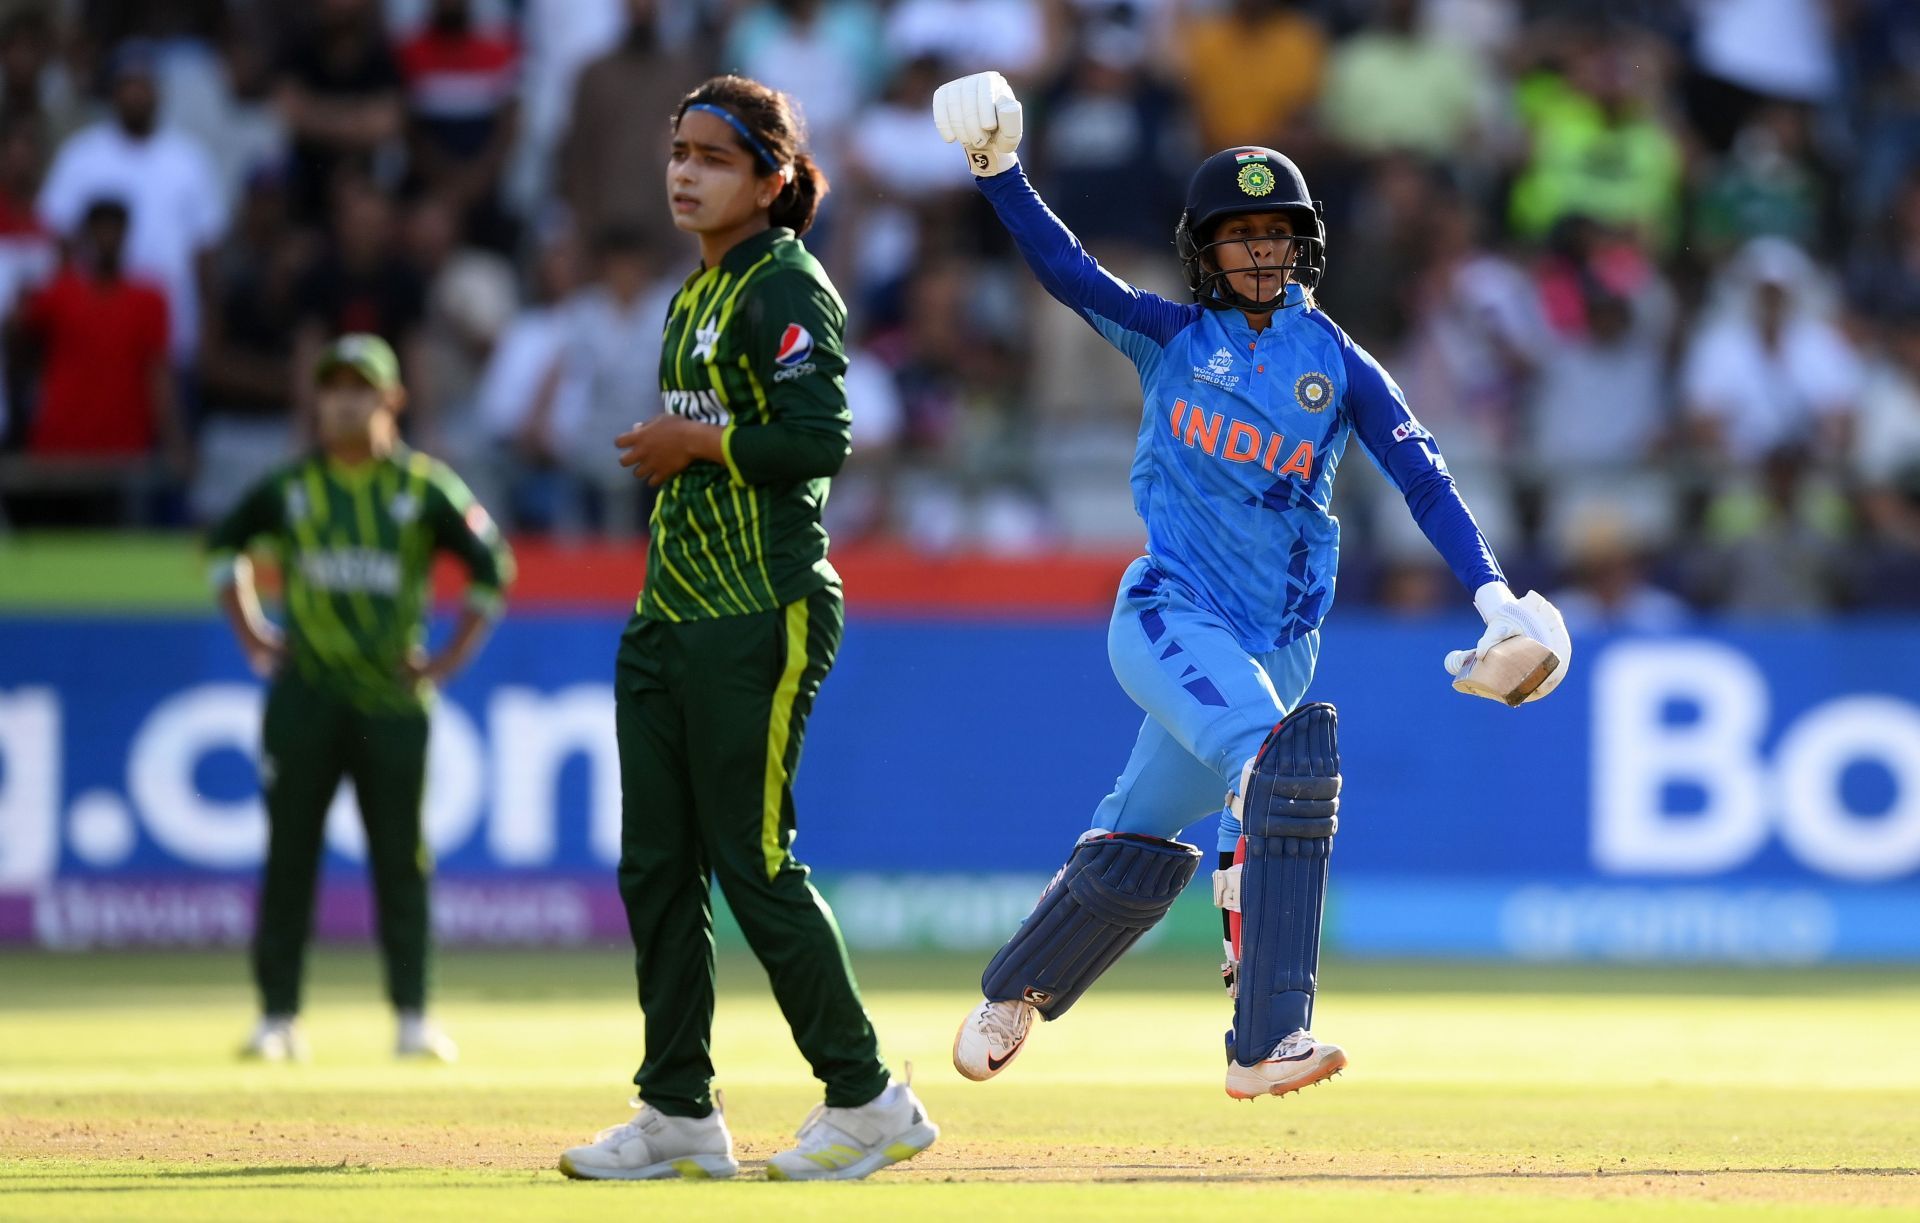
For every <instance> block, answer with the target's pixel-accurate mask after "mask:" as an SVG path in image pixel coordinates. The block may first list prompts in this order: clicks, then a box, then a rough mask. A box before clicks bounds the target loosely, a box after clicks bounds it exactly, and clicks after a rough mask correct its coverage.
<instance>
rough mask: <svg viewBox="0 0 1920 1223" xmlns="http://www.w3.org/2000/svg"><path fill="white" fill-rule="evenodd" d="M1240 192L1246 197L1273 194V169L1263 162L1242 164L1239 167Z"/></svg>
mask: <svg viewBox="0 0 1920 1223" xmlns="http://www.w3.org/2000/svg"><path fill="white" fill-rule="evenodd" d="M1239 182H1240V190H1242V191H1244V192H1245V193H1246V194H1248V195H1253V196H1260V195H1271V194H1273V186H1274V178H1273V169H1272V167H1270V166H1268V165H1267V163H1266V162H1264V161H1249V162H1244V163H1242V165H1241V166H1240V178H1239Z"/></svg>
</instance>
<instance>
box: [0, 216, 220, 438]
mask: <svg viewBox="0 0 1920 1223" xmlns="http://www.w3.org/2000/svg"><path fill="white" fill-rule="evenodd" d="M127 228H128V216H127V206H126V205H125V204H123V203H121V202H120V201H118V200H96V201H94V202H93V203H92V204H90V205H88V207H87V210H86V213H85V215H84V218H83V219H82V221H81V224H80V229H79V232H78V233H77V234H76V235H75V239H74V243H73V250H72V255H71V258H70V259H69V261H68V263H67V265H66V266H65V267H63V268H61V269H60V272H59V273H58V274H57V275H56V276H55V277H54V278H53V281H52V282H51V283H50V284H48V285H47V286H46V288H44V289H42V290H40V291H39V292H38V293H36V294H35V295H34V296H32V297H31V298H29V299H28V301H27V303H26V305H25V307H24V308H23V309H22V310H21V312H20V315H19V318H18V320H17V323H16V326H17V328H18V330H19V332H20V333H21V335H22V337H23V338H24V339H26V340H28V341H29V343H30V344H31V345H32V346H33V347H35V348H37V350H38V351H39V353H40V355H41V357H42V377H41V384H40V402H39V404H38V406H37V408H36V409H35V411H34V413H33V419H32V423H31V424H30V426H29V427H28V430H27V451H28V453H30V454H32V455H34V456H36V457H41V458H80V459H141V458H145V457H147V456H149V455H151V454H153V453H154V452H155V450H156V449H157V450H159V452H160V454H161V455H162V457H163V458H165V460H166V461H167V463H168V466H169V467H170V468H171V469H172V470H173V472H174V474H176V475H184V474H185V473H186V470H187V468H188V466H189V451H188V448H187V436H186V431H185V429H184V428H183V427H182V424H181V421H180V417H179V415H178V412H177V410H176V407H175V402H174V394H173V378H172V375H171V373H170V371H169V367H168V363H167V299H166V296H165V294H163V293H162V292H161V291H160V289H159V288H158V287H156V286H154V285H151V284H147V283H145V282H143V281H138V280H129V279H127V278H126V276H125V274H124V272H123V270H122V255H123V252H124V250H125V247H126V241H127Z"/></svg>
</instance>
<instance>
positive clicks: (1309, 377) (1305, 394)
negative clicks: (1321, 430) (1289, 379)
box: [1293, 372, 1333, 412]
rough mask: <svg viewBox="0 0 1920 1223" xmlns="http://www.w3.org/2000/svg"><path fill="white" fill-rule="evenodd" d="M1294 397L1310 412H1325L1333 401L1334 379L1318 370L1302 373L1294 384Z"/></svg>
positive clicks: (1296, 401)
mask: <svg viewBox="0 0 1920 1223" xmlns="http://www.w3.org/2000/svg"><path fill="white" fill-rule="evenodd" d="M1293 399H1294V402H1295V403H1297V404H1299V405H1300V406H1301V407H1303V408H1305V409H1306V410H1307V411H1309V412H1324V411H1326V410H1327V405H1328V404H1330V403H1332V402H1333V379H1331V378H1329V377H1327V376H1326V375H1325V374H1322V373H1318V372H1315V373H1311V374H1302V375H1300V379H1299V381H1297V382H1295V383H1294V384H1293Z"/></svg>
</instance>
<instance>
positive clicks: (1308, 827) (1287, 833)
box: [1246, 814, 1340, 837]
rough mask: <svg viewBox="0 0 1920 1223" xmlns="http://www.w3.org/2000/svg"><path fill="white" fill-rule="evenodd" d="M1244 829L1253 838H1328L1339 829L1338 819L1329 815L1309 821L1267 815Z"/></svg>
mask: <svg viewBox="0 0 1920 1223" xmlns="http://www.w3.org/2000/svg"><path fill="white" fill-rule="evenodd" d="M1256 825H1257V827H1256ZM1246 827H1247V835H1248V836H1253V837H1330V836H1332V835H1333V834H1334V831H1335V830H1336V829H1338V828H1339V827H1340V817H1339V816H1337V815H1331V814H1329V815H1324V816H1317V817H1314V818H1310V819H1309V818H1302V817H1300V816H1297V815H1272V814H1269V815H1266V816H1265V817H1264V818H1261V819H1258V820H1255V821H1254V822H1253V823H1250V824H1248V825H1247V826H1246Z"/></svg>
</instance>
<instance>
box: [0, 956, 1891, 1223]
mask: <svg viewBox="0 0 1920 1223" xmlns="http://www.w3.org/2000/svg"><path fill="white" fill-rule="evenodd" d="M860 966H861V968H862V971H863V977H864V979H865V983H866V992H867V997H868V1001H869V1003H870V1004H871V1006H872V1009H873V1012H874V1015H875V1017H876V1019H877V1021H878V1023H879V1026H880V1030H881V1033H882V1036H883V1039H884V1040H885V1042H886V1050H887V1053H888V1055H889V1057H890V1058H892V1059H894V1060H895V1061H896V1063H897V1061H898V1060H900V1059H912V1060H913V1061H914V1062H915V1063H916V1064H917V1067H918V1073H917V1077H916V1081H915V1086H916V1088H917V1089H918V1090H919V1091H920V1092H921V1094H922V1096H923V1097H924V1098H925V1100H926V1102H927V1104H928V1107H929V1109H930V1110H931V1111H932V1113H933V1115H934V1117H935V1119H936V1120H938V1121H939V1122H940V1123H941V1124H942V1125H943V1126H944V1127H945V1130H946V1133H945V1136H944V1137H943V1138H942V1140H941V1142H940V1144H939V1145H938V1146H936V1147H935V1148H934V1149H933V1150H932V1151H930V1152H928V1153H927V1154H926V1155H923V1156H921V1157H920V1158H919V1159H917V1160H914V1161H913V1162H911V1163H909V1164H906V1165H903V1166H901V1167H898V1168H894V1169H890V1170H888V1171H887V1172H883V1173H881V1174H880V1175H879V1176H877V1177H875V1178H874V1179H873V1180H871V1181H869V1182H866V1183H862V1184H849V1185H787V1184H771V1183H767V1182H764V1181H759V1180H756V1179H752V1178H753V1177H756V1176H757V1175H758V1172H759V1167H760V1161H762V1160H764V1159H765V1158H766V1156H767V1155H768V1154H769V1153H770V1152H772V1151H774V1150H776V1149H778V1148H779V1147H780V1146H781V1145H782V1144H783V1142H784V1140H785V1139H786V1137H787V1135H788V1134H789V1133H790V1132H791V1130H792V1129H793V1127H794V1126H795V1125H796V1124H798V1122H799V1121H800V1119H801V1118H802V1116H803V1115H804V1114H805V1112H806V1110H807V1109H808V1108H809V1107H810V1106H811V1105H812V1104H813V1103H814V1101H815V1099H816V1093H815V1089H814V1085H813V1084H812V1082H811V1080H810V1079H809V1078H808V1076H807V1072H806V1068H805V1066H804V1065H803V1064H802V1063H801V1062H800V1060H799V1059H798V1057H797V1056H796V1055H795V1054H794V1052H793V1050H792V1047H791V1045H790V1044H789V1042H788V1040H787V1036H786V1031H785V1028H784V1026H783V1024H782V1023H781V1021H780V1018H779V1015H778V1013H777V1011H776V1010H775V1009H774V1007H773V1004H772V1001H771V999H770V997H769V996H768V994H767V991H766V988H765V985H764V982H763V980H762V978H761V977H760V974H759V972H758V969H757V968H755V967H754V966H753V965H752V964H751V962H747V961H742V960H738V959H728V960H726V961H725V962H724V963H723V965H722V987H723V993H722V996H721V999H720V1018H719V1024H718V1030H717V1033H716V1048H715V1055H716V1060H717V1061H718V1063H719V1065H720V1067H721V1074H722V1078H721V1086H722V1088H723V1089H724V1090H725V1092H726V1095H727V1102H728V1105H729V1118H730V1120H731V1122H732V1125H733V1129H734V1133H735V1135H736V1137H737V1139H738V1140H739V1144H740V1147H741V1150H740V1155H741V1158H742V1160H743V1162H744V1163H745V1164H746V1169H745V1173H744V1175H743V1178H742V1179H741V1180H739V1181H735V1182H731V1183H705V1184H679V1183H675V1184H611V1185H600V1184H575V1183H570V1182H567V1181H565V1180H563V1179H562V1178H561V1177H560V1176H559V1175H558V1174H557V1173H555V1172H554V1171H552V1167H553V1161H554V1157H555V1156H556V1155H557V1154H558V1153H559V1151H560V1149H561V1148H562V1147H563V1146H566V1145H568V1144H570V1143H572V1142H576V1141H579V1140H581V1139H584V1138H585V1137H587V1136H588V1135H590V1134H591V1133H592V1131H594V1130H595V1129H597V1128H599V1127H600V1126H603V1125H607V1124H611V1123H613V1122H615V1121H619V1120H623V1119H624V1118H625V1117H626V1115H627V1114H626V1108H625V1101H626V1096H627V1092H628V1090H629V1089H628V1087H627V1080H628V1077H629V1075H630V1074H631V1072H632V1068H633V1064H634V1062H635V1060H636V1058H637V1056H638V1049H639V1020H638V1015H637V1013H636V1011H635V1009H634V1007H633V1004H632V987H631V983H630V978H629V975H628V974H629V963H628V957H627V956H626V955H624V954H622V953H621V952H620V951H618V950H616V949H608V950H606V951H604V952H592V953H553V954H524V953H516V954H484V955H483V954H476V953H468V954H464V955H458V956H449V957H448V958H447V959H446V960H445V962H444V964H443V966H442V972H441V982H442V985H441V992H440V997H441V1003H440V1007H439V1010H440V1012H441V1014H442V1015H443V1016H444V1018H445V1020H446V1021H447V1024H448V1026H449V1027H450V1028H451V1030H452V1031H453V1032H454V1034H455V1035H456V1036H457V1037H458V1038H459V1039H460V1040H461V1042H462V1044H463V1046H464V1048H465V1052H466V1057H465V1059H464V1060H463V1061H462V1062H461V1063H460V1064H459V1065H457V1066H451V1067H442V1066H413V1065H408V1066H401V1065H395V1064H393V1063H392V1062H391V1061H390V1060H389V1059H388V1058H387V1056H386V1042H387V1040H388V1038H389V1030H388V1019H387V1016H386V1014H385V1013H384V1010H383V1008H381V1007H380V1005H379V1004H378V1002H377V999H376V988H375V979H376V977H375V968H374V965H373V962H372V960H371V958H370V957H369V956H367V955H365V954H363V953H358V952H342V951H329V952H325V953H323V954H322V955H321V956H320V957H319V960H318V963H317V964H316V966H315V978H316V981H315V988H314V990H313V997H312V1000H311V1002H310V1005H309V1015H308V1025H309V1032H310V1035H311V1037H312V1039H313V1042H314V1045H315V1050H316V1054H315V1060H314V1061H313V1062H312V1063H311V1064H309V1065H306V1066H294V1067H275V1066H250V1065H241V1064H238V1063H236V1062H235V1060H234V1059H233V1056H232V1054H233V1049H234V1047H235V1045H236V1043H237V1042H238V1040H239V1038H240V1037H241V1035H242V1034H243V1032H244V1030H245V1028H246V1026H247V1024H248V1021H249V1019H250V1014H249V1006H250V1002H249V993H248V990H247V988H246V986H245V984H244V980H243V975H242V963H241V960H240V958H239V957H238V956H237V955H234V954H222V955H199V954H194V955H174V954H147V955H140V956H133V955H112V956H105V955H98V956H74V957H61V956H44V955H37V954H19V953H14V954H5V955H0V1219H6V1220H15V1219H56V1218H57V1219H62V1220H82V1219H116V1220H119V1219H127V1218H138V1219H143V1220H146V1219H194V1220H227V1219H248V1220H254V1219H325V1220H328V1221H329V1223H338V1221H339V1220H343V1219H350V1220H353V1221H354V1223H362V1221H366V1223H371V1221H373V1220H384V1219H399V1218H405V1219H409V1220H412V1219H458V1220H461V1221H462V1223H472V1221H473V1220H481V1219H493V1218H510V1219H530V1220H544V1219H555V1220H558V1219H568V1220H591V1219H621V1220H634V1219H674V1220H679V1219H688V1220H693V1219H749V1218H751V1219H755V1220H757V1221H758V1223H775V1221H776V1220H778V1221H784V1220H788V1219H833V1220H841V1221H858V1220H868V1219H872V1220H895V1219H899V1220H910V1221H911V1223H931V1221H934V1220H946V1219H965V1220H968V1221H969V1223H978V1221H979V1220H982V1219H991V1218H997V1217H1007V1216H1009V1215H1014V1214H1018V1215H1020V1216H1022V1217H1026V1218H1035V1219H1067V1218H1084V1219H1098V1220H1101V1221H1103V1223H1108V1221H1114V1220H1133V1219H1139V1220H1167V1219H1186V1218H1194V1219H1208V1220H1234V1219H1242V1218H1265V1217H1273V1218H1278V1219H1285V1220H1287V1221H1288V1223H1292V1221H1294V1220H1304V1219H1364V1220H1377V1219H1378V1220H1392V1219H1447V1220H1454V1219H1459V1220H1467V1219H1471V1220H1507V1219H1512V1220H1586V1219H1620V1220H1636V1221H1637V1220H1662V1219H1677V1218H1706V1219H1745V1218H1753V1219H1812V1218H1863V1219H1864V1218H1920V979H1916V977H1915V976H1914V974H1912V973H1911V972H1905V973H1896V972H1870V971H1826V970H1821V971H1800V972H1780V971H1761V970H1752V971H1746V970H1742V971H1732V970H1699V969H1675V970H1661V971H1651V970H1614V969H1592V970H1563V969H1529V968H1524V967H1514V966H1508V967H1475V968H1457V969H1449V968H1443V967H1438V966H1432V965H1418V966H1389V965H1371V964H1370V965H1351V964H1336V965H1332V966H1330V967H1329V969H1328V971H1327V972H1326V973H1325V981H1326V984H1325V987H1324V991H1323V998H1322V1004H1321V1008H1320V1013H1319V1015H1318V1020H1317V1026H1318V1027H1319V1029H1320V1030H1321V1032H1322V1033H1323V1034H1324V1035H1326V1036H1328V1037H1329V1038H1333V1039H1338V1040H1339V1041H1341V1042H1342V1043H1344V1044H1345V1045H1346V1046H1347V1048H1348V1050H1349V1052H1350V1054H1351V1056H1352V1058H1353V1065H1352V1068H1351V1069H1350V1070H1349V1072H1348V1073H1347V1074H1346V1075H1344V1076H1342V1077H1341V1078H1340V1079H1338V1080H1336V1081H1334V1082H1333V1083H1331V1084H1329V1085H1327V1086H1324V1087H1320V1088H1315V1089H1312V1090H1309V1091H1308V1092H1306V1093H1305V1094H1304V1095H1301V1096H1296V1097H1291V1098H1288V1099H1285V1100H1260V1101H1256V1102H1254V1103H1252V1104H1240V1103H1234V1102H1233V1101H1230V1100H1228V1099H1227V1098H1226V1096H1225V1095H1224V1094H1223V1093H1222V1091H1221V1089H1220V1074H1221V1060H1220V1053H1219V1048H1220V1044H1219V1042H1220V1029H1221V1027H1222V1018H1223V1012H1224V1009H1225V1003H1224V999H1223V998H1222V997H1221V995H1220V993H1219V991H1218V989H1217V987H1215V986H1212V985H1210V984H1209V981H1208V977H1209V975H1210V974H1209V966H1208V965H1205V964H1201V963H1194V962H1192V961H1190V960H1178V961H1170V960H1167V959H1164V958H1162V959H1141V960H1137V961H1133V962H1129V963H1126V964H1123V965H1122V966H1121V967H1120V968H1119V969H1118V970H1116V971H1115V972H1114V973H1113V974H1112V976H1111V977H1110V978H1109V979H1108V980H1107V981H1105V982H1103V983H1102V986H1101V988H1100V989H1098V990H1096V991H1095V992H1094V993H1093V994H1091V995H1089V996H1088V998H1087V999H1086V1000H1084V1001H1083V1002H1082V1003H1081V1004H1080V1006H1079V1007H1078V1008H1077V1009H1076V1010H1075V1012H1074V1013H1073V1014H1072V1015H1071V1016H1069V1017H1068V1019H1067V1020H1065V1021H1064V1022H1062V1023H1061V1024H1059V1025H1058V1026H1055V1027H1049V1028H1044V1029H1042V1030H1041V1031H1039V1032H1038V1034H1037V1035H1036V1036H1035V1038H1034V1041H1033V1044H1032V1046H1031V1047H1030V1048H1029V1050H1028V1051H1027V1052H1026V1053H1025V1054H1024V1055H1023V1056H1022V1058H1021V1060H1020V1062H1019V1063H1018V1064H1017V1065H1016V1066H1015V1067H1014V1068H1013V1069H1012V1070H1010V1071H1008V1073H1007V1074H1006V1075H1005V1076H1004V1077H1003V1078H1001V1079H999V1080H996V1081H994V1082H992V1083H988V1084H981V1085H976V1084H971V1083H967V1082H965V1081H963V1080H961V1079H960V1078H959V1077H957V1076H956V1075H955V1074H954V1073H953V1071H952V1069H951V1067H950V1066H949V1065H948V1064H947V1049H948V1042H949V1041H950V1039H951V1036H952V1032H953V1025H954V1023H955V1022H956V1021H957V1020H958V1019H959V1017H960V1016H961V1015H962V1014H963V1013H964V1012H965V1010H966V1009H967V1007H968V1006H969V1004H970V1003H971V1002H972V1001H973V999H974V997H975V995H974V994H973V993H972V992H971V982H972V980H973V978H974V976H975V974H976V973H977V972H978V969H979V965H978V963H977V962H975V960H974V958H973V957H968V958H966V959H963V960H955V959H944V958H939V957H931V958H930V957H924V956H922V957H915V958H913V959H910V960H909V959H904V958H902V959H889V958H880V957H862V959H861V960H860Z"/></svg>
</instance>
